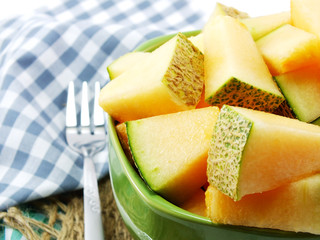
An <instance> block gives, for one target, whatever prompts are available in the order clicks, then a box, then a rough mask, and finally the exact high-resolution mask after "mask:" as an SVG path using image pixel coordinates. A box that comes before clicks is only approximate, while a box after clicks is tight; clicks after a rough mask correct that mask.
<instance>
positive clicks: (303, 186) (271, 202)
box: [205, 174, 320, 234]
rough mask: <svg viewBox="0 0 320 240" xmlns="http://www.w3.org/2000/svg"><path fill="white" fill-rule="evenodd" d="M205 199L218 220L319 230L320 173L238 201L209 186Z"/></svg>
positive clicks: (294, 230)
mask: <svg viewBox="0 0 320 240" xmlns="http://www.w3.org/2000/svg"><path fill="white" fill-rule="evenodd" d="M205 201H206V206H207V215H208V217H209V218H210V219H211V220H212V221H213V222H215V223H221V224H231V225H241V226H249V227H260V228H273V229H279V230H285V231H293V232H308V233H313V234H320V174H316V175H314V176H311V177H308V178H305V179H302V180H299V181H296V182H293V183H290V184H286V185H284V186H281V187H279V188H277V189H274V190H271V191H268V192H264V193H256V194H252V195H247V196H245V197H243V198H242V199H241V200H240V201H237V202H235V201H233V200H232V199H231V198H229V197H228V196H226V195H224V194H223V193H221V192H220V191H219V190H217V189H216V188H215V187H213V186H209V187H208V188H207V191H206V200H205Z"/></svg>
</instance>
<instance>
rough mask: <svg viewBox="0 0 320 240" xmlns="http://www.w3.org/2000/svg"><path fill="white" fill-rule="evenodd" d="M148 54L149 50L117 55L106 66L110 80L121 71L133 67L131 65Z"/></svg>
mask: <svg viewBox="0 0 320 240" xmlns="http://www.w3.org/2000/svg"><path fill="white" fill-rule="evenodd" d="M149 54H150V53H149V52H129V53H127V54H125V55H123V56H121V57H119V58H118V59H116V60H115V61H113V62H112V63H111V64H110V65H109V66H108V67H107V71H108V73H109V78H110V80H112V79H114V78H116V77H118V76H119V75H121V74H122V73H123V72H125V71H126V70H128V69H129V68H131V67H133V65H135V64H136V63H139V62H140V61H141V60H142V59H144V58H146V57H147V56H148V55H149Z"/></svg>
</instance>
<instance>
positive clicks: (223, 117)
mask: <svg viewBox="0 0 320 240" xmlns="http://www.w3.org/2000/svg"><path fill="white" fill-rule="evenodd" d="M252 127H253V122H252V121H250V120H248V119H247V118H245V117H244V116H242V115H241V114H239V113H238V112H236V111H234V110H233V109H232V107H230V106H228V105H224V106H223V107H222V108H221V111H220V114H219V117H218V120H217V122H216V125H215V130H214V133H213V136H212V140H211V143H210V148H209V152H208V162H207V164H208V165H207V176H208V181H209V183H210V184H211V185H213V186H215V187H216V188H217V189H219V190H220V191H221V192H223V193H224V194H226V195H227V196H229V197H231V198H232V199H234V200H238V199H239V192H238V182H239V176H240V169H241V162H242V153H243V151H244V148H245V145H246V143H247V140H248V138H249V135H250V131H251V129H252Z"/></svg>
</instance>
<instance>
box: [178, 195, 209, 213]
mask: <svg viewBox="0 0 320 240" xmlns="http://www.w3.org/2000/svg"><path fill="white" fill-rule="evenodd" d="M180 207H181V208H182V209H184V210H187V211H189V212H191V213H194V214H197V215H200V216H203V217H206V215H207V214H206V209H207V208H206V202H205V191H204V190H203V189H199V190H198V191H197V192H196V193H195V194H193V196H192V197H190V198H189V199H188V200H186V201H185V202H184V203H182V204H181V205H180Z"/></svg>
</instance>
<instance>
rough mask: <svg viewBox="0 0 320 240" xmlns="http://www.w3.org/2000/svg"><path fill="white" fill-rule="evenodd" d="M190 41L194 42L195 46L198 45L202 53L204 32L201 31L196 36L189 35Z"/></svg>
mask: <svg viewBox="0 0 320 240" xmlns="http://www.w3.org/2000/svg"><path fill="white" fill-rule="evenodd" d="M188 39H189V40H190V42H192V43H193V45H194V46H196V47H197V48H198V49H199V50H200V51H201V52H202V53H203V36H202V33H199V34H198V35H196V36H191V37H188Z"/></svg>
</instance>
